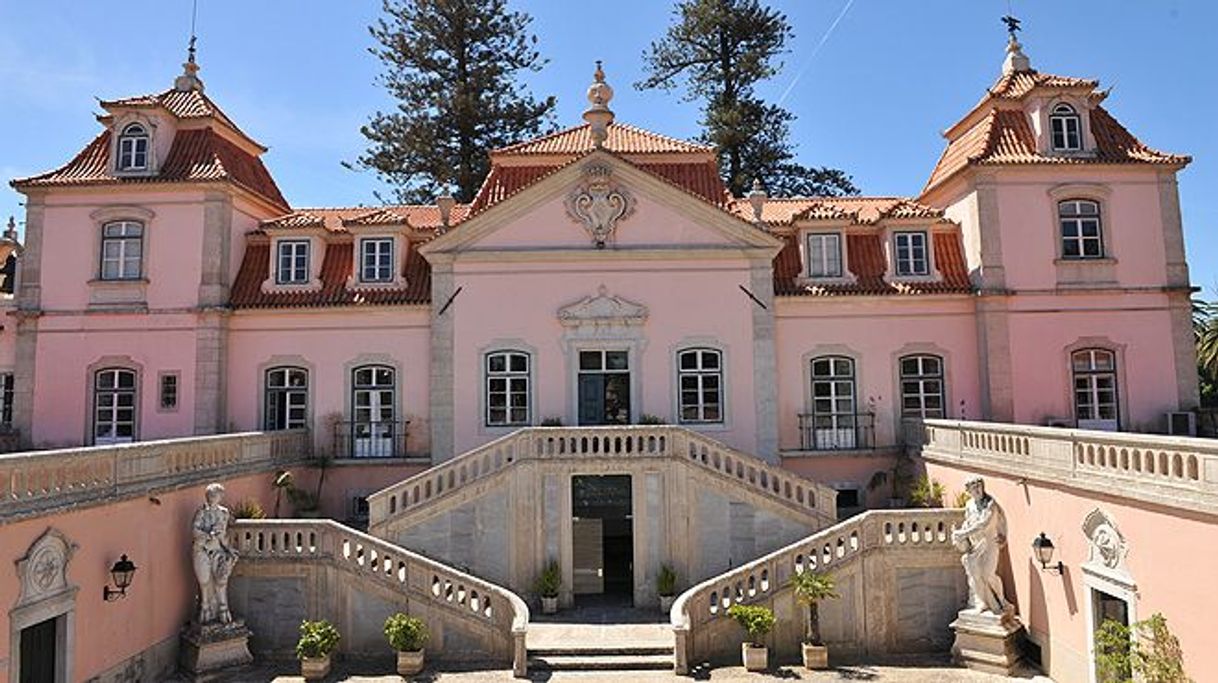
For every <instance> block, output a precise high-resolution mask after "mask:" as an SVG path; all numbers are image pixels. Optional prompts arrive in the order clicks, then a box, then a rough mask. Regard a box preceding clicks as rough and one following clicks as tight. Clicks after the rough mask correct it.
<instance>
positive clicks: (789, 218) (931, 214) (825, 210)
mask: <svg viewBox="0 0 1218 683" xmlns="http://www.w3.org/2000/svg"><path fill="white" fill-rule="evenodd" d="M731 208H732V211H733V212H734V213H736V215H738V216H740V217H741V218H744V219H745V220H749V221H751V220H753V207H752V205H750V204H749V202H748V200H747V199H736V200H734V201H733V202H732V207H731ZM761 218H762V220H763V221H765V222H766V223H767V224H768V225H770V226H785V225H792V224H794V223H796V222H800V221H820V220H835V221H843V220H844V221H847V222H849V223H850V224H851V225H875V224H876V223H878V222H879V221H881V220H884V219H889V218H927V219H935V220H942V219H943V210H942V209H936V208H934V207H932V206H927V205H925V204H919V203H917V202H915V201H914V200H912V199H909V198H908V197H805V198H792V199H767V200H766V203H765V205H764V206H763V207H762V210H761Z"/></svg>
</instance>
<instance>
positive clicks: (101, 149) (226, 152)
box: [10, 128, 288, 209]
mask: <svg viewBox="0 0 1218 683" xmlns="http://www.w3.org/2000/svg"><path fill="white" fill-rule="evenodd" d="M217 181H227V182H231V183H233V184H235V185H238V186H240V187H242V188H244V189H246V190H249V191H250V192H253V193H255V194H258V195H261V196H262V197H263V198H265V199H267V200H268V201H270V202H271V203H272V204H275V205H276V206H280V207H283V208H285V209H286V208H287V206H288V202H287V200H286V199H284V198H283V195H282V194H280V192H279V187H278V186H277V185H276V184H275V180H274V179H273V178H272V177H271V174H270V172H268V171H267V170H266V167H265V166H263V164H262V160H261V159H259V158H258V157H256V156H254V155H252V154H249V153H247V152H245V151H244V150H242V149H241V148H240V147H238V146H237V145H235V144H234V143H232V142H230V141H229V140H226V139H225V138H224V137H223V136H221V135H220V134H219V133H216V132H215V131H213V130H211V129H210V128H202V129H194V130H179V131H178V132H177V133H176V134H175V135H174V138H173V144H172V145H171V146H170V148H169V154H168V155H167V156H166V157H165V162H164V163H163V164H162V165H161V169H160V172H159V173H157V174H156V175H151V176H116V175H114V174H113V172H112V171H111V169H110V131H109V130H106V131H103V132H102V133H101V134H100V135H98V136H97V137H96V138H94V139H93V141H92V142H90V143H89V144H88V146H86V147H85V148H84V149H83V150H81V152H80V153H79V154H77V155H76V157H75V158H74V159H72V160H71V161H69V162H68V163H67V164H65V165H64V166H61V167H60V168H57V169H55V170H54V171H50V172H48V173H43V174H41V175H36V176H32V177H29V178H20V179H17V180H14V181H12V182H11V183H10V184H11V185H12V186H13V187H15V188H22V187H47V186H77V185H125V184H146V183H199V182H217Z"/></svg>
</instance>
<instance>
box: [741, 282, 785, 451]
mask: <svg viewBox="0 0 1218 683" xmlns="http://www.w3.org/2000/svg"><path fill="white" fill-rule="evenodd" d="M749 290H750V291H751V292H752V293H753V296H755V297H757V299H758V300H759V301H761V303H762V304H764V305H765V308H762V307H761V306H758V305H757V304H756V303H754V302H753V301H746V304H747V305H748V306H751V307H752V313H753V396H754V398H755V401H754V410H755V411H756V421H757V457H759V458H761V459H762V460H765V461H767V462H772V463H776V462H778V370H777V361H776V358H775V356H776V351H775V346H774V345H775V340H774V272H773V263H772V262H771V261H764V262H754V263H753V264H752V265H751V266H750V268H749Z"/></svg>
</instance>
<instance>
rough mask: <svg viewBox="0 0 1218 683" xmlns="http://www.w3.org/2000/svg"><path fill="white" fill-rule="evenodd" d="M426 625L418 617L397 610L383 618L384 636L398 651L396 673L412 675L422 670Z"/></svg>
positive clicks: (426, 634)
mask: <svg viewBox="0 0 1218 683" xmlns="http://www.w3.org/2000/svg"><path fill="white" fill-rule="evenodd" d="M428 635H430V634H428V632H427V625H426V624H424V623H423V620H422V619H420V618H418V617H412V616H410V615H407V614H402V613H401V612H398V613H397V614H394V615H392V616H391V617H389V618H388V619H386V620H385V638H386V639H387V640H388V641H389V646H390V647H392V648H393V649H394V650H396V651H397V653H398V673H399V674H401V675H402V676H413V675H415V674H417V673H419V672H420V671H422V670H423V645H424V643H426V642H427V637H428Z"/></svg>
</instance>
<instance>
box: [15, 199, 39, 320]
mask: <svg viewBox="0 0 1218 683" xmlns="http://www.w3.org/2000/svg"><path fill="white" fill-rule="evenodd" d="M45 218H46V201H45V199H44V198H43V196H42V195H41V194H29V195H26V200H25V244H24V245H23V247H22V251H21V260H20V265H19V266H18V274H17V307H18V308H20V309H21V310H23V311H36V310H38V309H39V308H41V306H42V226H43V221H44V220H45Z"/></svg>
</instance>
